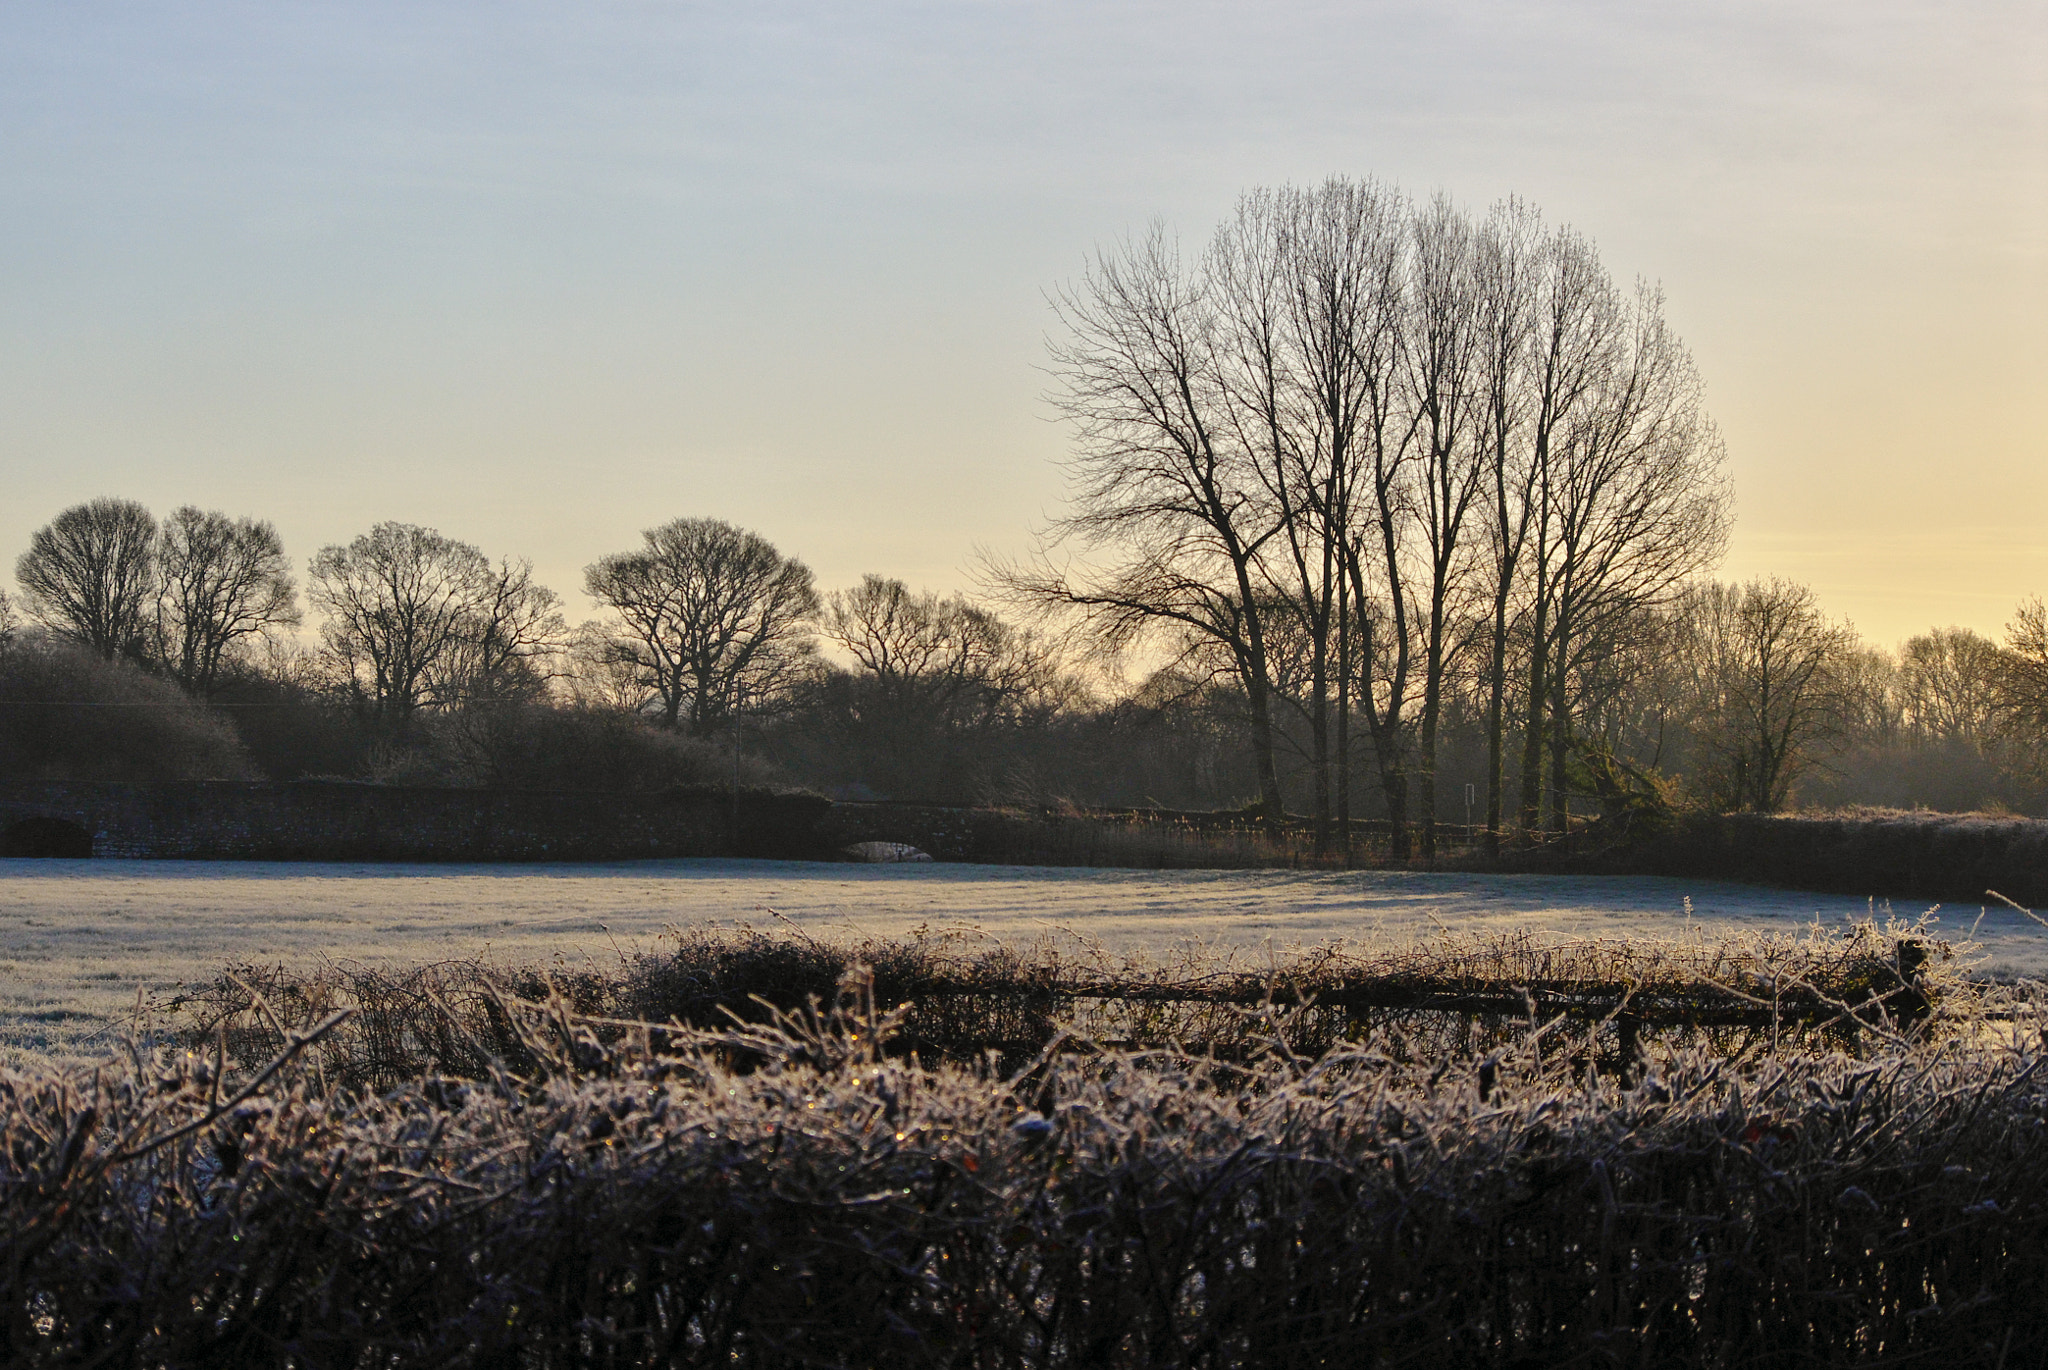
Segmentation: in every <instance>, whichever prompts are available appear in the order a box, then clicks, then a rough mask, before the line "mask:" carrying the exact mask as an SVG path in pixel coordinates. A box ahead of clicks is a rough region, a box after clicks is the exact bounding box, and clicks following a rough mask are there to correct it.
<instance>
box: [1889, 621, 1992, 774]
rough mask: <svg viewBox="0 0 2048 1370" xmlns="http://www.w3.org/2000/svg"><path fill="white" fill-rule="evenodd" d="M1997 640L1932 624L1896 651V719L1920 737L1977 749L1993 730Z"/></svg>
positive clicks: (1966, 629)
mask: <svg viewBox="0 0 2048 1370" xmlns="http://www.w3.org/2000/svg"><path fill="white" fill-rule="evenodd" d="M1998 684H1999V649H1998V644H1997V643H1995V642H1993V641H1992V640H1991V639H1990V638H1987V637H1985V636H1983V635H1982V634H1980V633H1973V632H1971V631H1970V630H1969V629H1968V628H1936V629H1933V630H1932V631H1930V632H1926V633H1921V634H1919V635H1918V636H1915V637H1911V638H1908V639H1907V640H1906V642H1905V644H1904V645H1903V646H1902V647H1900V649H1899V662H1898V675H1897V688H1898V692H1899V708H1900V712H1901V714H1902V718H1901V722H1902V723H1903V724H1904V725H1905V727H1906V728H1907V729H1908V730H1909V731H1910V733H1911V734H1912V735H1914V736H1917V737H1919V738H1922V739H1925V740H1930V741H1937V742H1945V743H1955V744H1966V745H1969V746H1973V747H1982V746H1983V745H1985V744H1986V743H1987V742H1989V741H1990V739H1991V737H1992V736H1993V734H1994V733H1995V732H1996V731H1997V728H1998V702H1999V696H1998Z"/></svg>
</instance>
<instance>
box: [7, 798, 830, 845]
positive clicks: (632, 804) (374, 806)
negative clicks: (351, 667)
mask: <svg viewBox="0 0 2048 1370" xmlns="http://www.w3.org/2000/svg"><path fill="white" fill-rule="evenodd" d="M830 807H831V804H830V802H829V801H827V800H825V799H821V798H818V797H817V796H815V795H787V794H773V793H769V792H765V791H741V792H740V793H739V795H737V796H734V795H733V794H732V793H731V792H730V791H719V790H695V791H666V792H661V793H654V794H582V793H546V792H492V791H484V790H460V789H425V788H411V787H403V786H393V785H364V784H350V783H345V782H331V781H300V782H296V783H292V784H284V785H274V784H266V783H260V782H237V781H165V782H160V783H155V784H124V783H115V782H100V783H88V782H54V783H48V784H10V785H5V786H0V840H4V839H5V837H6V835H7V834H9V833H10V832H19V833H22V834H24V835H26V834H28V833H31V832H34V831H37V830H44V831H46V830H47V829H48V828H49V826H50V825H49V823H48V822H47V820H52V819H54V820H59V821H61V822H66V823H75V824H77V825H79V827H81V828H83V829H84V830H85V832H86V833H87V834H89V835H90V837H91V840H92V853H93V855H95V856H117V857H118V856H126V857H168V858H186V859H195V860H269V861H617V860H623V859H629V858H633V857H675V856H733V855H743V856H814V855H819V854H820V853H821V839H820V835H819V832H818V823H819V819H820V818H821V817H822V816H823V815H824V814H825V812H826V811H827V810H828V809H829V808H830ZM30 820H46V821H44V822H42V823H40V824H32V823H30V822H29V821H30Z"/></svg>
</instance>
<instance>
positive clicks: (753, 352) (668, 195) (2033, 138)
mask: <svg viewBox="0 0 2048 1370" xmlns="http://www.w3.org/2000/svg"><path fill="white" fill-rule="evenodd" d="M2044 72H2048V9H2044V8H2043V7H2042V6H2041V5H2040V4H2039V3H2038V0H1978V2H1977V3H1973V4H1971V5H1968V6H1945V7H1936V6H1932V5H1926V4H1906V3H1900V2H1899V0H1868V2H1867V3H1853V4H1852V3H1848V2H1847V0H1837V2H1835V3H1825V4H1822V3H1804V2H1802V0H1753V2H1752V0H1742V2H1740V3H1718V2H1715V0H1708V2H1706V3H1691V4H1687V5H1683V6H1677V5H1642V4H1637V3H1630V4H1623V3H1604V2H1602V3H1594V2H1592V0H1560V2H1553V3H1543V4H1534V3H1470V2H1464V0H1448V2H1443V0H1436V2H1432V3H1413V4H1384V3H1349V4H1317V3H1291V4H1290V3H1284V0H1266V3H1241V2H1239V0H1231V2H1230V3H1205V2H1204V0H1172V2H1171V3H1165V2H1162V3H1152V2H1151V0H1144V2H1140V0H1095V2H1094V3H1078V2H1070V0H932V2H930V3H895V2H893V0H856V2H851V3H850V2H849V0H836V2H828V0H818V2H817V3H794V2H791V0H749V3H745V4H740V3H725V4H695V3H680V2H678V0H661V2H657V0H586V3H582V4H576V5H570V4H559V3H558V4H541V3H533V2H532V0H498V2H497V3H493V4H490V5H479V4H475V3H473V2H471V3H461V4H456V3H447V0H402V3H401V2H393V0H349V2H348V3H318V2H313V0H306V2H301V0H260V2H257V0H252V2H250V3H233V2H230V0H187V2H186V3H173V2H171V0H154V2H153V3H123V2H122V0H105V2H104V3H95V4H92V5H79V4H76V3H74V2H72V0H10V3H9V4H8V5H7V6H6V7H5V8H4V9H0V559H4V561H6V562H11V561H12V559H13V558H14V557H15V556H16V555H18V554H19V552H20V550H21V549H22V548H23V547H24V546H26V544H27V540H28V537H29V534H30V533H31V531H32V530H33V529H35V528H36V527H38V526H40V525H41V524H43V523H45V522H47V521H48V520H49V519H50V518H51V517H52V516H53V515H54V514H56V513H57V512H58V511H59V510H60V509H62V508H64V507H65V506H67V505H70V504H73V503H76V502H78V501H80V500H83V499H88V498H91V497H94V496H97V495H103V494H110V495H118V496H123V497H127V498H132V499H138V500H141V501H142V502H144V503H145V504H148V505H149V506H151V507H152V508H154V509H155V510H156V511H157V512H158V513H165V512H168V511H169V510H170V509H171V508H173V507H175V506H177V505H180V504H186V503H192V504H198V505H200V506H202V507H206V508H219V509H224V510H226V511H228V512H229V513H234V514H252V515H256V516H259V517H264V518H269V519H271V520H273V521H274V522H275V523H276V524H277V526H278V528H279V530H280V532H281V533H282V534H283V536H284V539H285V544H286V547H287V550H288V551H289V552H290V553H291V554H292V555H293V558H294V560H295V561H296V562H297V563H298V564H299V565H300V567H301V568H303V566H304V563H305V561H306V559H307V558H309V557H311V556H312V554H313V553H314V552H315V551H317V550H318V549H319V548H320V547H321V546H323V545H325V544H329V543H335V542H345V541H347V540H348V539H350V538H352V537H354V536H355V535H356V534H358V533H360V532H362V531H364V530H365V529H367V528H368V527H369V526H370V525H371V524H373V523H375V522H377V521H379V520H384V519H396V520H401V521H404V522H409V523H418V524H424V525H427V526H431V527H435V528H438V529H440V530H441V531H442V532H444V533H446V534H448V535H450V536H452V537H457V538H460V539H463V540H465V541H468V542H472V543H474V544H476V545H478V546H479V547H481V548H482V549H483V550H484V551H485V552H486V553H488V554H490V555H492V556H494V557H495V556H499V555H512V556H523V557H530V558H532V560H533V562H534V564H535V569H536V573H537V576H538V578H539V579H541V580H542V581H543V582H544V583H546V584H548V585H551V586H552V587H554V588H555V589H556V590H558V591H560V592H561V593H563V595H564V596H565V598H567V599H568V600H569V603H570V607H571V612H572V617H580V616H583V615H585V614H588V613H589V612H591V606H590V605H589V603H588V601H587V600H585V599H583V597H582V596H581V594H580V587H581V582H582V568H583V567H584V566H585V565H587V564H588V563H590V562H591V561H594V560H595V559H596V558H598V557H599V556H601V555H604V554H606V553H609V552H614V551H622V550H625V549H627V548H629V547H631V546H633V545H634V544H636V543H637V541H638V536H639V531H640V530H641V529H643V528H647V527H650V526H653V525H655V524H658V523H661V522H665V521H667V520H668V519H671V518H675V517H679V516H685V515H691V516H697V515H709V516H714V517H719V518H724V519H728V520H730V521H732V522H735V523H738V524H741V525H743V526H746V527H749V528H752V529H755V530H757V531H759V532H761V533H762V534H764V535H765V536H767V537H768V538H769V539H771V540H772V541H773V542H775V543H776V544H777V545H778V546H779V547H780V548H781V549H782V550H783V551H784V552H787V553H789V554H792V555H795V556H798V557H800V558H802V559H803V560H804V561H805V562H806V563H808V564H809V565H810V566H811V567H812V568H813V569H814V570H815V571H816V572H817V574H818V578H819V581H820V584H821V585H822V586H823V587H825V588H827V589H830V588H833V587H836V586H841V585H846V584H850V583H852V582H854V581H856V580H857V579H858V578H859V577H860V576H861V575H862V574H863V573H865V572H879V573H883V574H888V575H895V576H899V577H901V578H903V579H905V580H907V581H909V582H911V583H912V584H913V585H919V586H923V587H928V588H932V589H938V590H949V589H955V588H967V587H970V586H971V585H972V581H973V575H974V572H975V568H976V565H977V557H978V556H979V555H980V554H981V553H982V552H983V551H987V552H992V553H994V554H996V555H999V556H1000V555H1005V554H1009V555H1014V554H1017V553H1020V552H1023V551H1025V550H1026V549H1028V548H1029V547H1030V546H1031V541H1032V535H1033V530H1034V529H1035V528H1037V527H1039V526H1041V525H1042V524H1043V523H1044V522H1045V521H1046V519H1047V518H1049V517H1051V516H1053V515H1055V514H1057V513H1058V512H1059V510H1060V508H1061V500H1062V497H1063V489H1064V477H1063V474H1062V471H1061V469H1060V466H1059V460H1060V458H1061V457H1062V455H1063V454H1064V453H1065V452H1066V450H1067V444H1068V434H1067V433H1066V431H1065V430H1064V429H1062V428H1061V426H1060V425H1059V424H1058V423H1057V422H1055V421H1054V418H1053V416H1052V414H1051V411H1050V406H1049V405H1048V403H1047V402H1046V391H1047V389H1048V384H1049V383H1048V380H1047V377H1046V376H1045V374H1044V371H1043V369H1042V368H1043V367H1044V364H1045V355H1046V352H1045V349H1046V341H1047V338H1048V336H1049V335H1051V334H1052V332H1053V330H1054V329H1055V326H1056V325H1055V321H1054V320H1053V318H1052V316H1051V313H1050V310H1049V309H1048V307H1047V303H1046V296H1047V293H1048V292H1049V291H1051V290H1053V289H1055V288H1056V287H1058V286H1059V285H1060V284H1061V283H1063V282H1066V281H1069V280H1072V279H1073V278H1075V277H1076V276H1077V275H1078V274H1079V273H1080V271H1081V270H1082V269H1083V267H1084V265H1085V263H1086V262H1087V260H1088V258H1089V256H1090V254H1091V253H1092V252H1093V251H1094V250H1096V249H1097V248H1098V247H1105V246H1111V245H1114V244H1115V243H1117V242H1118V241H1119V240H1121V239H1122V238H1124V237H1125V236H1126V235H1128V234H1131V233H1134V232H1141V231H1143V230H1144V229H1145V228H1146V226H1147V225H1148V224H1150V223H1151V222H1153V221H1155V220H1157V221H1161V222H1164V223H1165V224H1167V225H1169V226H1170V227H1172V228H1173V229H1174V230H1176V231H1177V232H1178V233H1179V234H1180V235H1181V237H1182V238H1183V239H1184V240H1185V241H1187V242H1188V243H1190V244H1199V243H1200V242H1201V241H1203V240H1205V239H1206V238H1207V236H1208V234H1209V232H1210V231H1211V229H1212V228H1213V226H1214V225H1215V224H1216V222H1217V221H1218V220H1220V219H1221V218H1223V217H1225V216H1226V215H1228V214H1229V213H1230V211H1231V209H1232V206H1233V204H1234V202H1235V201H1236V199H1237V197H1238V195H1239V194H1240V193H1242V192H1243V191H1245V190H1247V189H1250V188H1252V187H1256V186H1262V185H1278V184H1282V183H1288V182H1292V183H1297V184H1301V183H1311V182H1315V181H1320V180H1322V179H1323V178H1325V177H1327V176H1331V175H1338V174H1342V175H1350V176H1360V177H1363V176H1373V177H1378V178H1380V179H1383V180H1386V181H1390V182H1393V183H1395V184H1398V185H1400V186H1401V187H1403V188H1405V189H1407V190H1409V191H1410V192H1412V193H1415V194H1428V193H1430V192H1432V191H1436V190H1443V191H1446V192H1448V193H1449V194H1451V195H1452V196H1454V197H1455V198H1457V199H1458V200H1459V201H1461V202H1462V203H1464V204H1466V205H1468V206H1469V207H1471V208H1473V209H1474V210H1483V209H1484V207H1485V206H1486V205H1488V204H1489V203H1491V202H1493V201H1495V200H1497V199H1499V198H1501V197H1503V196H1507V195H1511V194H1512V195H1518V196H1521V197H1522V198H1524V199H1526V200H1528V201H1530V202H1531V203H1533V204H1534V205H1536V206H1538V207H1539V208H1541V209H1542V210H1543V211H1544V213H1545V214H1546V215H1547V217H1548V218H1549V219H1551V220H1552V221H1553V222H1564V223H1570V224H1572V225H1574V226H1576V227H1578V228H1579V229H1581V230H1583V231H1584V232H1586V233H1587V234H1589V235H1590V236H1592V237H1593V238H1594V239H1595V240H1596V241H1597V242H1598V244H1599V246H1600V248H1601V251H1602V253H1603V255H1604V257H1605V260H1606V261H1607V263H1608V266H1609V268H1610V269H1611V271H1612V272H1613V273H1614V275H1615V276H1616V277H1617V278H1619V279H1622V280H1627V279H1630V278H1633V277H1642V278H1645V279H1648V280H1652V281H1656V282H1658V283H1660V284H1661V285H1662V287H1663V289H1664V290H1665V292H1666V309H1667V314H1668V317H1669V319H1670V320H1671V322H1672V323H1673V325H1674V326H1675V327H1676V329H1677V330H1678V331H1679V333H1680V334H1681V335H1682V336H1683V337H1684V339H1685V341H1686V342H1687V344H1688V345H1689V346H1690V347H1691V349H1692V351H1693V354H1694V356H1695V357H1696V359H1697V361H1698V363H1699V366H1700V369H1701V371H1702V373H1703V375H1704V377H1705V380H1706V385H1707V397H1708V404H1709V408H1710V411H1711V412H1712V414H1713V416H1714V418H1715V419H1716V421H1717V422H1718V424H1719V425H1720V427H1721V430H1722V432H1723V434H1724V435H1725V438H1726V441H1727V446H1728V452H1729V472H1730V475H1731V477H1732V480H1733V484H1734V488H1735V492H1736V493H1735V500H1736V507H1735V513H1736V522H1735V531H1734V535H1733V538H1732V541H1731V544H1730V548H1729V555H1728V559H1727V561H1726V563H1725V565H1724V566H1723V567H1722V570H1721V575H1722V576H1723V577H1724V578H1728V579H1741V578H1747V577H1751V576H1758V575H1772V574H1775V575H1783V576H1788V577H1791V578H1793V579H1796V580H1799V581H1803V582H1806V583H1808V584H1810V585H1811V586H1813V588H1814V589H1815V591H1816V593H1817V594H1818V596H1819V597H1820V600H1821V602H1822V603H1823V605H1824V606H1825V607H1827V608H1828V609H1829V610H1830V611H1831V612H1833V613H1835V614H1837V615H1839V616H1843V617H1846V618H1848V619H1850V620H1851V621H1853V622H1854V623H1855V625H1856V626H1857V627H1858V628H1859V629H1861V630H1862V631H1863V632H1864V633H1865V634H1866V636H1868V637H1870V638H1871V639H1872V640H1874V641H1876V642H1878V643H1881V644H1885V645H1891V644H1894V643H1896V642H1898V641H1899V640H1901V639H1902V638H1904V637H1905V636H1907V635H1908V634H1911V633H1914V632H1919V631H1924V630H1925V629H1927V628H1929V627H1932V626H1936V625H1947V624H1959V625H1963V626H1966V627H1971V628H1975V629H1977V630H1979V631H1982V632H1985V633H1989V634H1993V635H1996V634H1998V633H1999V632H2000V631H2001V630H2002V627H2003V625H2004V623H2005V622H2006V621H2007V619H2008V618H2010V617H2011V614H2012V611H2013V609H2014V607H2015V606H2016V605H2017V604H2018V603H2019V602H2020V601H2021V600H2022V599H2023V598H2025V597H2028V596H2032V595H2037V594H2043V593H2048V519H2044V515H2048V79H2044V78H2043V75H2042V74H2043V73H2044Z"/></svg>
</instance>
